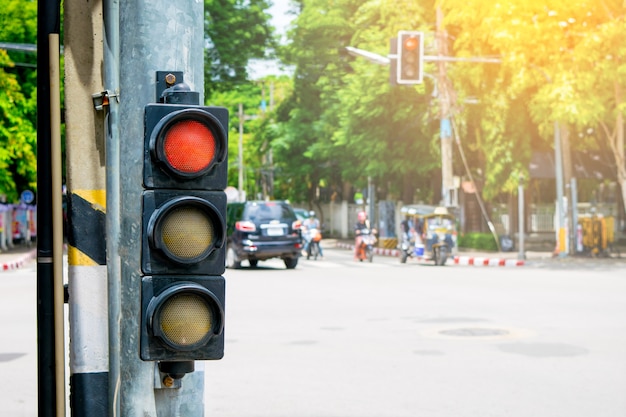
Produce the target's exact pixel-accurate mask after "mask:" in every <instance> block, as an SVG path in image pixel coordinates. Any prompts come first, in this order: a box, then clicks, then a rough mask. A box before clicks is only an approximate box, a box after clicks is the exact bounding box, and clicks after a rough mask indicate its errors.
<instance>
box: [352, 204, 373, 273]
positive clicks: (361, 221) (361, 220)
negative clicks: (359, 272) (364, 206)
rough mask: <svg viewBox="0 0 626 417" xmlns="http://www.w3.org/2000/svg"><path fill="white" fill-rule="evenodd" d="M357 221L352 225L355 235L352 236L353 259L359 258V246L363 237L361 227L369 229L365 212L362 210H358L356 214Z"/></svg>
mask: <svg viewBox="0 0 626 417" xmlns="http://www.w3.org/2000/svg"><path fill="white" fill-rule="evenodd" d="M356 218H357V222H356V224H355V225H354V234H355V235H356V236H355V238H354V260H355V261H358V260H359V247H360V246H361V241H362V240H363V237H362V235H361V232H362V231H363V229H369V228H370V224H369V221H368V220H367V214H366V213H365V212H364V211H359V212H358V213H357V215H356Z"/></svg>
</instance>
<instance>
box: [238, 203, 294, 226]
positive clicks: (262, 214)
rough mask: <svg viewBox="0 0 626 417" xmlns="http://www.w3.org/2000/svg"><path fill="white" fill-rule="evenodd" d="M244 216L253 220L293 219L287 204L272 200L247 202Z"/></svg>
mask: <svg viewBox="0 0 626 417" xmlns="http://www.w3.org/2000/svg"><path fill="white" fill-rule="evenodd" d="M244 217H245V218H246V219H247V220H250V221H253V222H264V221H270V220H294V219H295V218H294V214H293V212H292V211H291V210H290V208H289V206H286V205H284V204H279V203H273V202H264V203H251V204H249V205H248V206H247V207H246V211H245V212H244Z"/></svg>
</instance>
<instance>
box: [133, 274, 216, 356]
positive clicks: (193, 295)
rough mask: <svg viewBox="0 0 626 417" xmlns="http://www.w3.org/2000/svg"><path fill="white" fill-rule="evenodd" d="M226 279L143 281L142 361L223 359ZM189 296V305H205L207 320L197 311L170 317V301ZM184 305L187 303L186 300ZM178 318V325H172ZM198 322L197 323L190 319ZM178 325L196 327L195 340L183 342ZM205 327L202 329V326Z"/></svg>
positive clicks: (164, 278) (209, 277)
mask: <svg viewBox="0 0 626 417" xmlns="http://www.w3.org/2000/svg"><path fill="white" fill-rule="evenodd" d="M224 287H225V285H224V278H223V277H214V276H208V277H207V276H193V275H190V276H188V277H186V279H185V280H184V281H181V279H180V278H179V277H160V278H155V277H144V278H143V279H142V297H141V299H142V308H141V311H142V323H144V324H145V325H143V326H141V343H140V345H141V359H143V360H150V361H155V360H160V361H167V362H181V361H193V360H198V359H221V358H222V357H223V356H224V336H223V335H224V293H225V288H224ZM180 294H184V296H187V297H190V299H189V300H186V301H188V302H189V304H190V305H195V304H197V303H198V302H204V303H205V305H206V307H207V308H206V310H205V311H204V312H205V313H208V314H207V317H206V319H204V318H203V317H199V318H198V317H195V316H198V313H197V312H194V311H191V310H188V314H187V315H185V314H179V315H178V316H177V317H174V318H172V317H171V316H169V317H164V316H167V314H166V312H164V310H165V309H167V301H168V300H171V299H172V297H175V296H176V295H179V296H180ZM183 302H185V300H183ZM176 319H178V320H179V321H180V322H178V323H169V322H166V321H167V320H169V321H172V320H176ZM190 319H195V320H190ZM176 326H196V327H201V328H198V329H195V331H194V330H193V329H192V331H191V333H192V334H195V337H193V338H188V339H186V340H185V339H183V338H182V337H180V334H182V330H180V329H177V328H176ZM202 326H203V327H202Z"/></svg>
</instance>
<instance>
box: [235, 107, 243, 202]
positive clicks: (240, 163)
mask: <svg viewBox="0 0 626 417" xmlns="http://www.w3.org/2000/svg"><path fill="white" fill-rule="evenodd" d="M238 116H239V141H238V145H237V150H238V152H239V153H238V155H237V162H238V166H239V181H238V184H237V187H238V190H239V201H244V200H245V195H244V191H243V120H244V117H245V115H244V114H243V103H239V113H238Z"/></svg>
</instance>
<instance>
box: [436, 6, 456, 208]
mask: <svg viewBox="0 0 626 417" xmlns="http://www.w3.org/2000/svg"><path fill="white" fill-rule="evenodd" d="M437 51H438V54H439V56H447V55H448V42H447V37H446V33H445V30H444V28H443V12H442V11H441V7H437ZM437 65H438V67H439V77H438V80H437V86H438V87H439V114H440V132H439V136H440V139H441V198H442V200H443V205H444V206H446V207H450V206H452V204H453V203H452V194H453V191H454V177H453V170H452V124H451V121H450V107H451V104H452V103H451V101H452V100H451V97H450V95H451V93H452V91H451V89H450V85H449V83H450V81H449V80H448V77H447V74H446V62H445V61H443V60H441V61H439V62H438V63H437Z"/></svg>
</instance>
